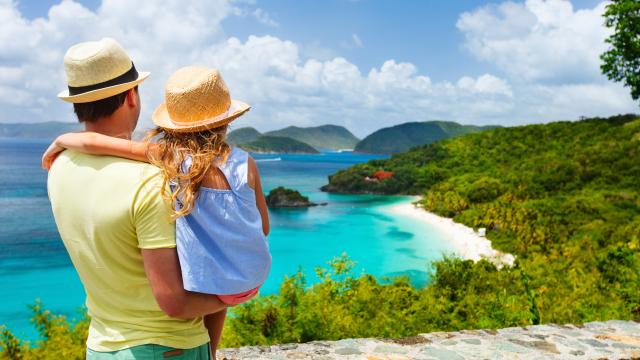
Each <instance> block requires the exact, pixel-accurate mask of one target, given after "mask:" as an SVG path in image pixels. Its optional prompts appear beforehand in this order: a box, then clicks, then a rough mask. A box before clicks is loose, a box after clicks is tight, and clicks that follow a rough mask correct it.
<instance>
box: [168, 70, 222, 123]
mask: <svg viewBox="0 0 640 360" xmlns="http://www.w3.org/2000/svg"><path fill="white" fill-rule="evenodd" d="M165 103H166V107H167V112H168V113H169V115H170V116H171V119H172V121H174V122H176V123H182V124H187V123H194V122H198V121H201V120H204V119H209V118H212V117H215V116H218V115H220V114H222V113H224V112H226V111H227V110H228V109H229V106H230V105H231V96H230V95H229V89H228V88H227V84H226V83H225V82H224V79H222V75H220V72H219V71H218V70H217V69H211V68H206V67H202V66H187V67H184V68H181V69H179V70H178V71H176V72H175V73H174V74H173V75H171V77H170V78H169V80H168V81H167V85H166V87H165Z"/></svg>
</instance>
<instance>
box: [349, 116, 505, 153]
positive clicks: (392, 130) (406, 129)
mask: <svg viewBox="0 0 640 360" xmlns="http://www.w3.org/2000/svg"><path fill="white" fill-rule="evenodd" d="M492 128H495V126H473V125H460V124H458V123H455V122H451V121H425V122H408V123H404V124H400V125H396V126H391V127H387V128H383V129H380V130H378V131H375V132H374V133H372V134H371V135H369V136H367V137H365V138H364V139H362V140H361V141H360V142H359V143H358V144H357V145H356V147H355V151H356V152H363V153H370V154H393V153H399V152H403V151H407V150H409V149H411V148H412V147H415V146H418V145H424V144H430V143H432V142H434V141H438V140H440V139H446V138H450V137H453V136H458V135H464V134H469V133H474V132H479V131H483V130H487V129H492Z"/></svg>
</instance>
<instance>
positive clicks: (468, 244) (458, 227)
mask: <svg viewBox="0 0 640 360" xmlns="http://www.w3.org/2000/svg"><path fill="white" fill-rule="evenodd" d="M420 199H421V197H420V196H414V197H412V199H411V201H410V202H402V203H399V204H395V205H393V206H391V207H390V208H389V211H391V212H392V213H394V214H396V215H400V216H403V217H406V218H411V219H415V220H418V221H420V222H423V223H426V224H428V225H430V226H431V227H433V228H435V229H436V230H437V231H438V232H440V233H441V234H443V235H444V236H445V238H446V239H447V241H448V242H449V243H450V244H451V245H452V246H453V248H454V249H455V252H456V254H457V255H458V256H460V257H461V258H463V259H465V260H473V261H478V260H480V259H486V260H488V261H490V262H492V263H493V264H495V265H496V266H497V267H498V268H500V267H502V266H504V265H507V266H513V262H514V261H515V257H514V256H513V255H512V254H507V253H502V252H500V251H498V250H496V249H494V248H493V247H492V244H491V241H490V240H489V239H487V238H485V237H484V236H480V235H478V234H477V233H476V232H475V231H474V230H473V229H472V228H470V227H467V226H466V225H463V224H460V223H457V222H455V221H453V219H450V218H446V217H442V216H439V215H436V214H434V213H432V212H429V211H427V210H425V209H424V208H422V207H420V206H418V205H415V204H414V202H415V201H417V200H420Z"/></svg>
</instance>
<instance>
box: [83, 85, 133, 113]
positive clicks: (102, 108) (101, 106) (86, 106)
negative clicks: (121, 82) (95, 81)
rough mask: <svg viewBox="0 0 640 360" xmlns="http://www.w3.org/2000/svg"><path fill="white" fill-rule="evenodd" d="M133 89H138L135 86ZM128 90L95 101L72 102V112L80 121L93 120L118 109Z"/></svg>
mask: <svg viewBox="0 0 640 360" xmlns="http://www.w3.org/2000/svg"><path fill="white" fill-rule="evenodd" d="M133 89H134V90H135V91H136V92H137V91H138V87H137V86H136V87H134V88H133ZM129 90H131V89H129ZM129 90H127V91H125V92H121V93H120V94H117V95H113V96H110V97H108V98H105V99H100V100H97V101H92V102H88V103H74V104H73V112H74V113H76V116H77V117H78V120H79V121H80V122H84V121H86V122H93V121H96V120H98V119H100V118H103V117H106V116H110V115H112V114H113V113H114V112H116V110H118V109H119V108H120V106H122V104H124V100H125V99H126V98H127V93H128V92H129Z"/></svg>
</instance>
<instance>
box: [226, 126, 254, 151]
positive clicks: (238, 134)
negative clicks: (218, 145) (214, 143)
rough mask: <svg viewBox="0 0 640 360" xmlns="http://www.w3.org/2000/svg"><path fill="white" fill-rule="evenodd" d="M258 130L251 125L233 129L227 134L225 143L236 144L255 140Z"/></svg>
mask: <svg viewBox="0 0 640 360" xmlns="http://www.w3.org/2000/svg"><path fill="white" fill-rule="evenodd" d="M260 135H262V134H260V132H259V131H258V130H256V129H254V128H252V127H243V128H239V129H236V130H233V131H231V132H229V133H228V134H227V143H228V144H229V145H234V146H238V145H241V144H244V143H249V142H252V141H254V140H256V139H257V138H258V137H259V136H260Z"/></svg>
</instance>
